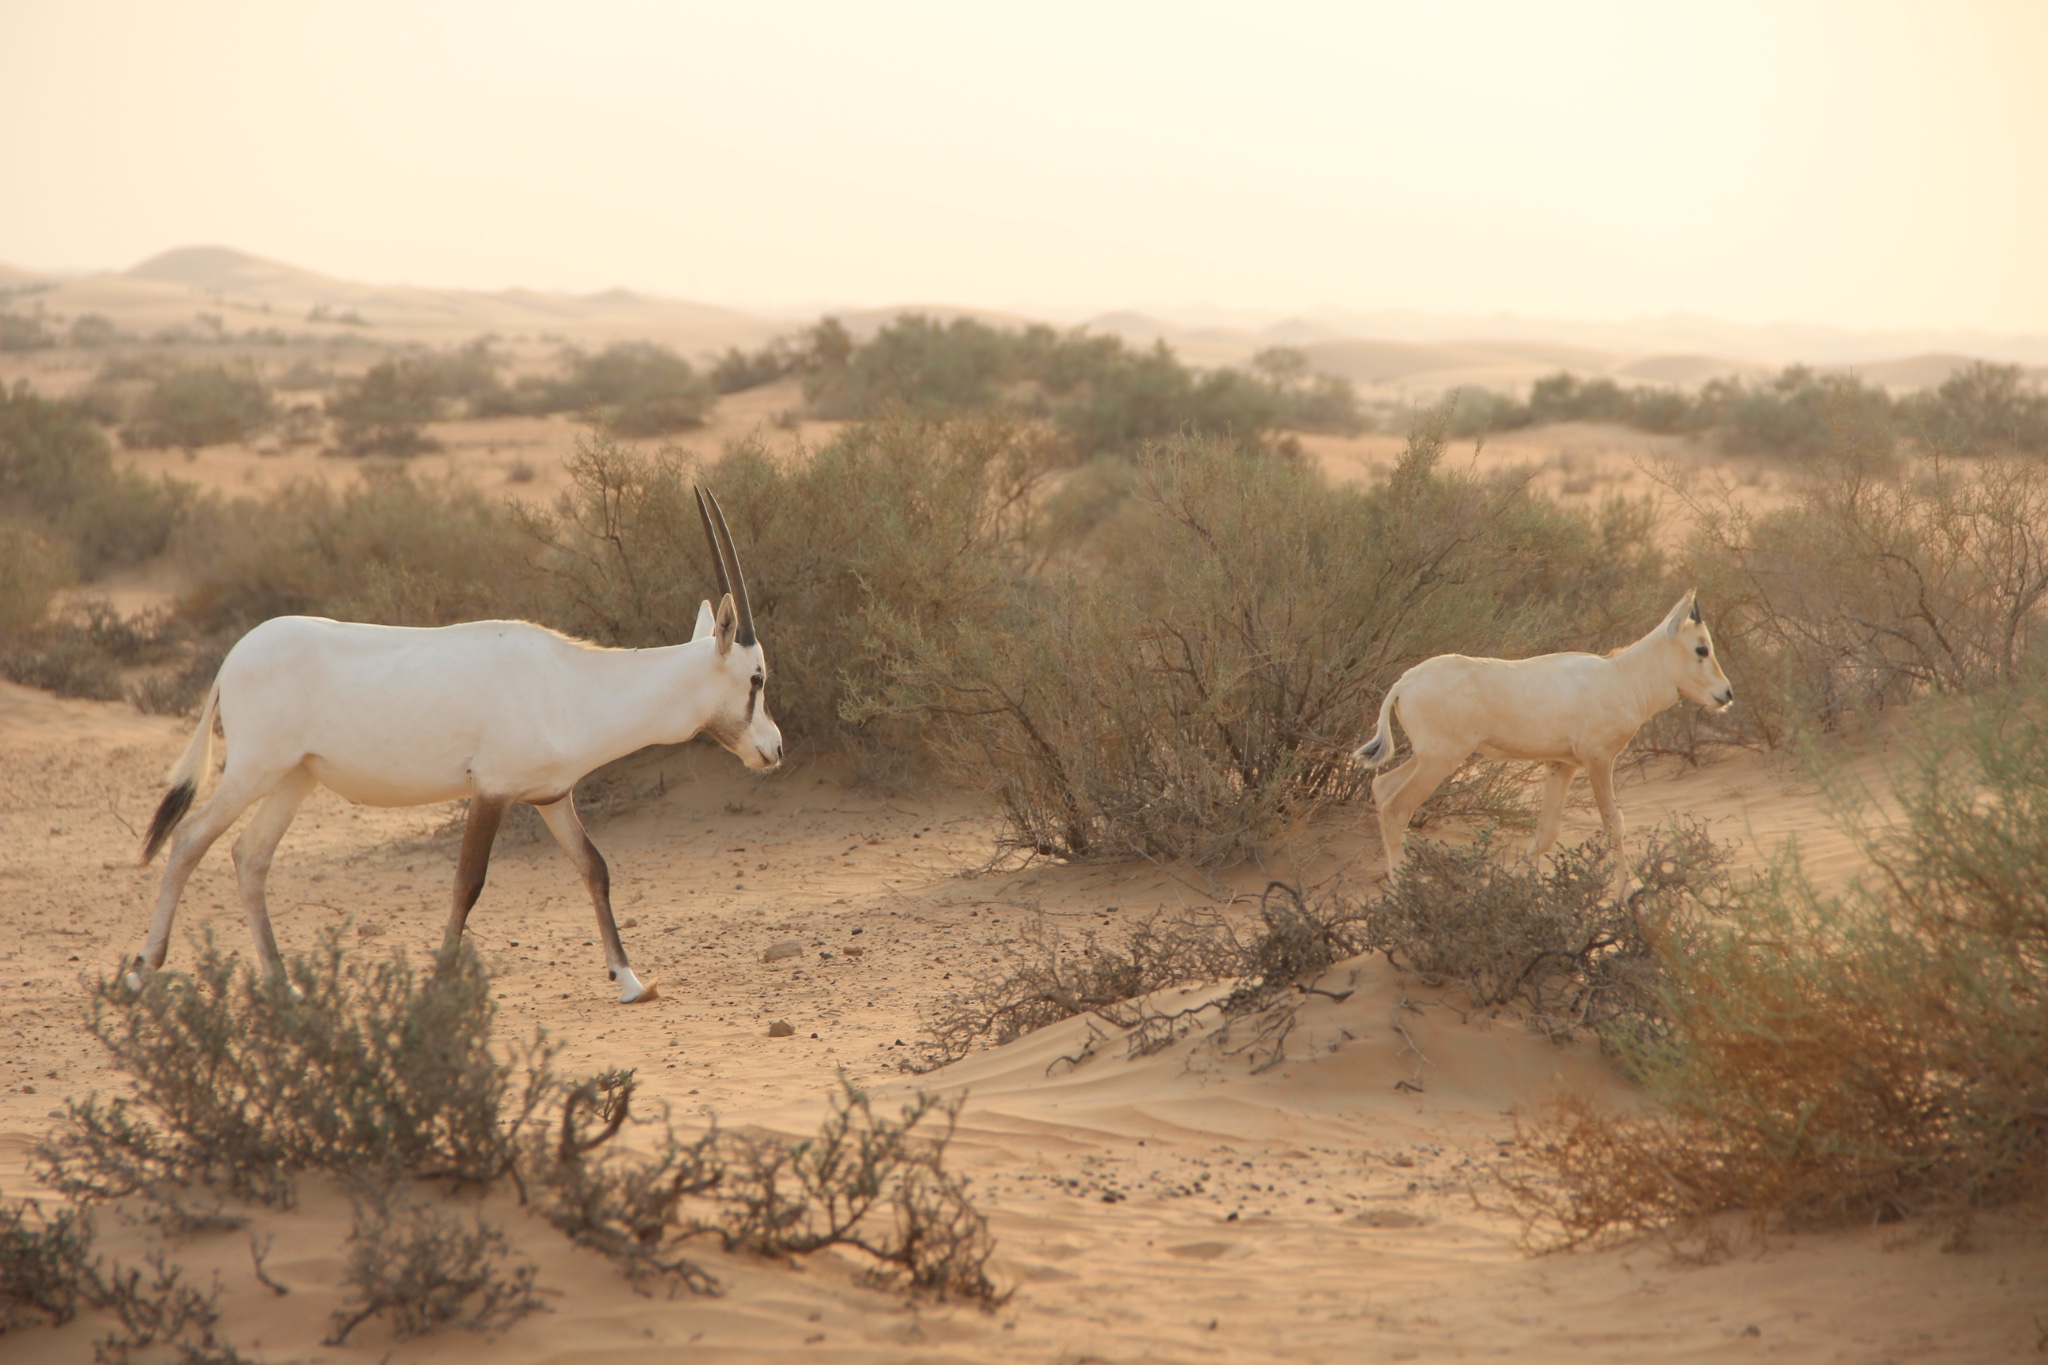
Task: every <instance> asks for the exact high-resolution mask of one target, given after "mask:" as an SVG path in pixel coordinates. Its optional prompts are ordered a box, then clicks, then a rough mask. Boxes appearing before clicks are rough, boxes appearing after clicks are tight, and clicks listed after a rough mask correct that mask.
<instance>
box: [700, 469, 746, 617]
mask: <svg viewBox="0 0 2048 1365" xmlns="http://www.w3.org/2000/svg"><path fill="white" fill-rule="evenodd" d="M704 496H705V497H707V498H709V499H711V515H712V516H714V517H716V518H717V519H718V529H719V532H720V534H722V535H723V536H724V537H725V551H726V553H727V554H729V555H731V556H732V561H731V563H732V596H733V602H734V604H735V605H737V606H738V607H739V609H740V628H739V633H738V634H736V635H734V636H733V639H734V640H735V641H736V642H737V643H739V644H742V645H751V644H753V643H754V608H753V606H752V604H750V603H749V602H748V601H747V576H746V575H745V574H744V573H741V572H740V551H739V547H738V546H737V545H734V544H733V543H732V528H731V527H730V526H727V525H726V524H725V509H724V508H723V507H720V506H719V505H718V494H716V493H714V492H712V491H711V490H710V489H708V488H707V489H705V490H704Z"/></svg>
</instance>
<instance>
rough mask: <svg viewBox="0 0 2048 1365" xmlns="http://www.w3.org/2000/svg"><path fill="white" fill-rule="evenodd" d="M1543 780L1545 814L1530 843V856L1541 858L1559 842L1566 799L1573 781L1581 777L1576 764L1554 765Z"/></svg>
mask: <svg viewBox="0 0 2048 1365" xmlns="http://www.w3.org/2000/svg"><path fill="white" fill-rule="evenodd" d="M1548 767H1549V771H1548V772H1547V773H1546V774H1545V775H1544V778H1543V814H1542V816H1541V817H1540V818H1539V819H1538V820H1537V821H1536V837H1535V838H1534V839H1532V840H1530V841H1529V856H1530V857H1531V858H1540V857H1542V856H1543V855H1544V854H1546V853H1548V852H1550V846H1551V845H1552V844H1555V843H1556V842H1557V835H1558V831H1559V830H1561V829H1563V828H1564V798H1565V793H1567V792H1569V791H1570V790H1571V787H1572V779H1573V778H1574V777H1577V776H1578V775H1579V765H1578V764H1576V763H1565V762H1560V763H1552V764H1549V765H1548Z"/></svg>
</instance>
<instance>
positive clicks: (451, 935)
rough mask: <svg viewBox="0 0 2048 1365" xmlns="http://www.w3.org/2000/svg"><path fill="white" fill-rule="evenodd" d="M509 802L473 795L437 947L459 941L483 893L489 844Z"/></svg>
mask: <svg viewBox="0 0 2048 1365" xmlns="http://www.w3.org/2000/svg"><path fill="white" fill-rule="evenodd" d="M511 807H512V803H511V802H510V801H509V800H506V799H505V798H503V797H497V796H473V797H471V798H470V799H469V819H468V820H467V821H466V822H465V823H464V824H463V826H462V856H461V858H460V859H459V860H457V862H456V864H455V903H454V905H453V906H452V907H451V909H450V910H449V914H448V932H447V933H446V934H445V935H443V936H442V940H441V951H442V952H443V953H453V952H454V951H455V950H456V947H457V945H459V944H460V943H461V942H462V931H463V929H464V928H465V927H466V926H467V925H468V923H469V912H470V911H471V910H472V909H474V908H475V906H476V900H477V897H478V896H481V895H483V893H484V875H485V873H487V872H488V871H489V870H490V866H491V845H492V844H493V843H495V842H496V841H497V838H498V826H499V825H500V824H501V823H502V822H503V821H504V819H505V812H506V811H507V810H510V809H511Z"/></svg>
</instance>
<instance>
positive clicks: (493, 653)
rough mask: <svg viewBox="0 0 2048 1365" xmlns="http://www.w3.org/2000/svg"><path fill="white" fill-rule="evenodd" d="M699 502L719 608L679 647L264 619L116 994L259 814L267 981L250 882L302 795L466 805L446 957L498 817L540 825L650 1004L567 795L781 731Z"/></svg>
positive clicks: (212, 701) (207, 721) (723, 540)
mask: <svg viewBox="0 0 2048 1365" xmlns="http://www.w3.org/2000/svg"><path fill="white" fill-rule="evenodd" d="M706 496H707V495H706V494H705V493H704V492H701V491H700V492H699V493H698V496H697V510H698V512H699V513H700V514H701V515H702V517H703V520H704V534H705V536H706V537H707V538H708V539H709V540H710V542H711V556H712V559H713V560H714V561H715V562H716V564H717V566H718V587H719V594H720V598H719V603H718V608H717V610H716V611H715V612H714V611H713V610H712V607H711V604H710V603H709V602H705V603H703V604H702V605H701V606H700V607H699V608H698V610H697V627H696V631H695V633H694V635H693V636H692V638H691V640H690V642H689V643H688V644H681V645H667V646H664V647H662V648H659V649H602V648H599V647H598V646H596V645H590V644H585V643H584V642H582V641H580V640H571V639H569V638H567V637H566V636H563V635H559V634H557V633H556V632H554V631H552V630H547V629H545V628H543V627H541V626H536V625H532V624H529V623H528V622H525V621H472V622H470V623H468V624H466V625H458V626H443V627H440V628H438V629H432V630H415V629H406V628H400V627H396V626H369V625H354V624H349V623H346V622H341V621H329V620H327V619H325V618H322V617H313V616H280V617H277V618H275V619H274V620H270V621H265V622H264V623H263V624H262V625H260V626H258V627H256V628H255V629H254V630H252V631H250V632H249V633H248V634H247V635H245V636H243V637H242V638H241V640H240V641H239V642H237V643H236V645H235V647H234V648H233V649H232V650H230V651H229V652H228V656H227V658H226V660H225V661H223V662H222V664H221V666H220V673H219V674H218V675H217V676H216V677H215V678H214V681H213V688H212V690H211V691H209V692H208V693H207V697H206V705H205V707H204V708H203V709H202V710H201V712H200V715H199V727H198V729H197V730H195V731H194V732H193V735H192V742H191V743H190V744H189V745H188V746H187V747H186V749H185V754H184V757H182V758H180V759H179V760H178V763H177V766H175V767H174V768H172V769H171V772H170V777H169V781H170V783H171V790H170V791H169V792H168V793H167V794H166V795H165V796H164V799H163V803H162V804H161V805H159V806H158V807H157V812H156V818H155V819H154V820H153V821H152V822H151V824H150V827H149V834H148V836H147V839H146V840H145V843H144V846H143V851H142V857H143V861H144V862H147V861H148V860H149V859H150V858H151V857H152V856H153V855H154V854H155V853H156V851H157V848H158V847H159V846H160V845H162V843H163V842H164V840H165V839H166V838H167V837H168V838H169V839H170V843H171V852H170V858H169V860H168V862H167V863H166V865H165V867H164V880H163V888H162V890H161V891H160V892H159V893H158V895H157V902H156V915H155V917H154V919H152V920H151V922H150V926H149V940H148V942H147V943H146V944H145V945H144V947H143V950H142V952H141V953H140V954H139V955H138V956H137V957H136V958H135V961H134V965H133V970H132V971H130V972H129V974H128V982H129V984H130V986H131V987H134V988H138V989H139V988H140V986H141V978H142V974H143V973H145V972H148V971H152V970H154V969H156V968H158V967H161V966H162V965H163V962H164V955H165V953H166V951H167V950H168V948H169V945H170V937H171V917H172V914H173V913H174V912H175V911H176V910H177V908H178V897H179V895H180V894H181V893H182V892H183V891H184V889H185V881H186V879H187V878H189V877H190V876H191V875H192V870H193V868H195V867H197V866H198V864H199V860H200V858H202V857H204V856H205V854H206V850H207V849H208V848H209V847H211V846H212V844H213V841H214V840H216V839H218V838H219V837H220V836H221V834H222V833H224V832H225V831H226V830H227V828H228V826H230V825H232V824H233V823H234V822H235V819H236V817H238V816H240V815H241V813H242V812H243V811H245V810H247V809H248V808H249V807H250V806H252V805H255V806H256V814H255V815H254V816H253V817H251V819H250V821H249V823H248V826H247V827H246V828H245V829H244V830H243V831H242V834H241V837H240V838H238V839H237V840H236V841H235V847H234V855H235V872H236V875H237V877H238V879H239V881H240V883H241V897H242V909H243V911H244V913H245V914H246V915H247V916H248V920H249V928H250V930H251V932H253V933H254V934H255V936H256V955H257V957H258V958H259V959H260V960H261V962H262V964H263V966H264V968H265V969H266V970H269V971H276V970H278V969H279V968H280V966H281V965H282V964H281V962H280V960H279V957H278V951H277V940H276V938H275V937H274V936H273V935H272V933H271V930H270V913H269V910H268V908H267V906H266V905H265V902H264V894H263V883H264V878H265V877H266V876H267V875H268V873H269V871H270V859H271V855H272V854H273V853H274V852H275V851H276V849H277V844H278V840H280V839H282V838H283V837H284V832H285V830H286V828H288V827H289V826H290V824H291V822H292V817H293V816H294V815H295V814H297V813H298V809H299V803H300V802H302V801H304V800H305V799H306V796H307V794H308V793H310V792H311V791H312V790H313V788H314V786H315V785H316V784H318V785H323V786H326V787H329V788H331V789H332V790H334V791H336V792H339V793H340V794H341V795H342V796H344V797H346V798H347V799H348V800H350V801H354V802H357V803H358V804H361V805H368V806H421V805H427V804H430V803H432V802H437V801H452V800H455V799H457V798H460V797H468V798H469V820H468V823H467V825H466V826H465V827H464V829H463V832H462V853H461V856H460V859H459V861H458V862H457V865H456V870H455V897H454V909H453V911H452V912H451V914H450V915H449V918H448V929H447V934H446V936H445V937H444V939H443V941H442V948H443V951H444V952H452V951H454V949H455V947H456V945H457V944H458V943H459V942H460V940H461V938H462V930H463V926H464V924H465V923H466V922H467V921H468V918H469V912H470V909H471V907H473V906H474V905H475V904H476V901H477V897H478V896H479V895H481V894H482V892H483V888H484V872H485V869H486V868H487V866H488V865H489V863H490V858H491V843H492V841H493V839H495V837H496V836H497V832H498V824H499V822H500V821H501V820H503V819H504V817H505V812H506V811H508V810H509V809H511V807H512V804H513V803H514V802H524V803H526V804H527V805H530V806H533V807H535V808H537V809H538V810H539V811H540V816H541V819H542V820H544V821H546V822H547V826H548V829H549V831H550V832H552V833H553V834H554V836H555V840H556V842H558V843H560V844H561V846H562V851H563V852H565V853H567V854H568V855H569V859H570V861H572V862H573V863H575V864H576V868H577V870H578V871H579V872H581V873H582V874H583V880H584V883H585V885H586V886H587V887H588V888H589V891H590V899H591V902H592V904H593V905H595V906H596V908H597V930H598V936H599V937H600V938H601V939H602V940H603V942H604V955H605V962H606V965H607V966H608V967H609V968H610V972H611V977H612V979H613V980H614V981H616V982H618V983H619V999H620V1000H621V1001H623V1002H626V1003H631V1002H633V1001H635V1000H642V999H646V998H648V997H649V996H651V995H652V994H653V987H652V986H651V985H642V984H641V982H640V980H639V978H637V977H635V976H634V975H633V970H632V968H631V967H629V966H627V965H626V950H625V948H624V947H623V946H622V945H621V944H620V942H619V931H618V928H617V926H616V925H615V924H614V923H613V921H612V905H611V876H610V873H609V871H608V870H607V869H606V867H605V862H604V858H603V857H602V856H601V855H600V854H599V853H598V851H597V849H596V847H595V846H593V845H592V844H591V842H590V837H589V836H588V835H587V834H585V833H584V831H583V822H582V821H581V820H580V819H579V818H578V817H577V815H576V802H575V789H576V783H577V782H578V781H579V780H580V779H581V778H583V777H584V776H585V775H586V774H588V773H589V772H591V771H592V770H593V769H595V768H597V767H599V766H601V765H603V764H605V763H609V762H611V761H612V760H613V759H615V758H622V757H624V756H625V755H627V754H630V753H632V752H634V751H635V750H637V749H641V748H645V747H646V746H647V745H650V744H679V743H681V742H682V741H684V740H686V739H689V738H691V737H692V736H694V735H696V734H699V733H700V732H701V733H705V734H709V735H710V736H711V737H712V738H714V739H716V740H717V741H718V742H719V743H720V744H722V745H724V746H725V747H726V748H727V749H729V750H731V751H732V752H733V753H734V754H737V755H738V756H739V759H740V761H741V762H742V763H744V764H746V765H747V766H748V767H749V768H757V769H760V768H773V767H774V766H775V765H776V764H778V763H780V762H781V761H782V732H781V731H780V730H778V729H776V727H775V722H774V721H772V720H770V719H769V718H768V707H767V705H766V702H765V701H764V699H763V696H762V689H763V687H764V686H765V685H766V683H767V677H768V674H767V666H766V662H765V660H764V659H763V657H762V653H761V646H760V643H759V642H758V641H757V640H756V639H755V638H754V613H753V609H752V608H751V607H750V606H749V605H748V603H747V582H746V578H745V577H744V576H743V575H742V574H741V572H740V564H739V555H738V553H737V551H735V550H734V548H733V544H732V532H731V531H730V530H729V529H728V528H727V527H726V524H725V514H724V513H723V512H722V511H721V510H720V509H719V506H718V500H717V499H716V498H711V499H710V503H709V507H708V509H707V507H706V502H705V499H706ZM714 519H715V528H714ZM216 711H218V712H219V714H220V723H221V733H222V734H223V735H224V736H225V737H226V739H227V747H228V756H227V764H226V767H225V768H224V770H223V771H222V773H221V778H220V785H219V786H218V787H216V788H215V789H214V792H213V796H212V797H211V798H210V799H209V800H208V801H207V802H206V804H205V805H204V806H202V807H200V809H199V810H198V811H197V812H196V813H195V814H193V815H192V817H191V818H190V819H185V818H184V816H185V813H186V811H187V810H188V809H189V808H190V807H191V805H192V799H193V797H194V795H195V794H196V793H197V792H198V790H199V783H200V781H201V780H202V779H203V778H204V777H205V775H206V772H207V770H208V768H209V767H210V766H211V763H210V759H211V753H212V747H213V718H214V714H215V712H216ZM258 803H261V804H258Z"/></svg>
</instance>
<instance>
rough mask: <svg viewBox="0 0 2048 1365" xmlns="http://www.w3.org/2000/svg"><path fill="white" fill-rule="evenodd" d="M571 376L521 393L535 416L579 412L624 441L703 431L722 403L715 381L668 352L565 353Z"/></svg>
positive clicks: (620, 348) (637, 346)
mask: <svg viewBox="0 0 2048 1365" xmlns="http://www.w3.org/2000/svg"><path fill="white" fill-rule="evenodd" d="M565 360H566V362H567V369H568V373H567V374H566V375H564V376H563V377H562V378H560V379H555V380H548V381H542V382H541V383H539V384H535V385H528V386H526V387H525V388H524V389H522V390H518V391H515V398H516V401H517V402H518V403H519V404H521V405H523V406H525V407H526V408H527V409H529V410H533V411H542V412H564V411H575V412H580V413H583V414H584V415H585V416H587V417H588V418H589V419H590V420H591V421H593V422H596V423H598V424H600V425H601V426H603V427H604V428H605V429H606V430H608V431H611V432H613V433H615V434H617V435H619V436H626V437H634V436H661V435H665V434H667V433H669V432H672V431H683V430H686V429H688V428H690V427H696V426H702V425H703V424H704V418H705V415H706V414H707V413H709V412H710V411H711V407H712V405H713V404H714V403H716V402H717V401H718V394H717V391H716V390H715V389H713V387H712V385H711V381H710V380H708V379H706V378H705V377H704V376H703V375H701V374H698V373H697V371H696V370H695V369H694V368H693V367H692V366H691V365H690V362H689V361H687V360H685V359H683V358H682V357H681V356H679V355H677V354H676V353H675V352H674V351H672V350H670V349H669V348H668V347H666V346H662V345H659V344H657V343H655V342H651V341H615V342H613V343H612V344H611V345H609V346H607V347H605V348H604V349H603V350H602V351H599V352H598V353H597V354H596V355H590V354H587V353H585V352H582V351H578V350H575V349H573V348H572V349H571V350H569V351H567V352H566V353H565Z"/></svg>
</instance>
